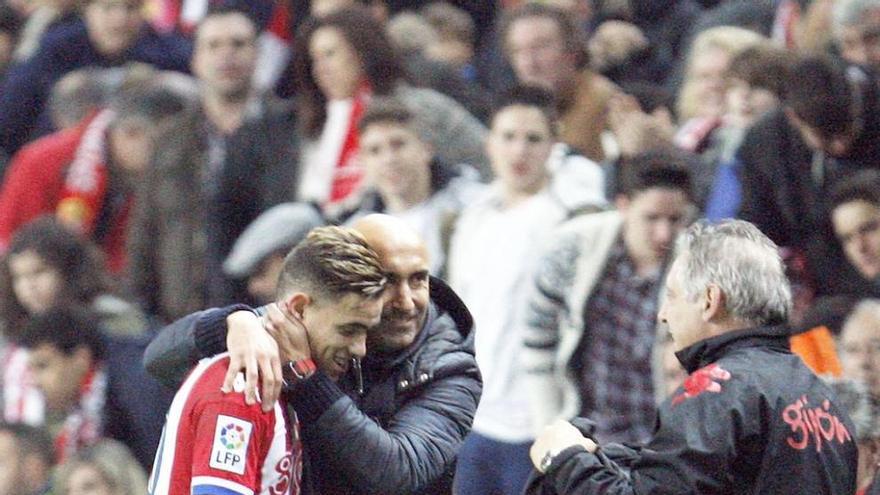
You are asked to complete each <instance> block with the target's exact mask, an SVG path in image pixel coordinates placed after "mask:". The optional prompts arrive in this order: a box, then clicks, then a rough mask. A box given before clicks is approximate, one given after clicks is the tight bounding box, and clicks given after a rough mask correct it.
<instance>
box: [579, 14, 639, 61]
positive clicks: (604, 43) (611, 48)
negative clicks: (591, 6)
mask: <svg viewBox="0 0 880 495" xmlns="http://www.w3.org/2000/svg"><path fill="white" fill-rule="evenodd" d="M647 47H648V38H646V37H645V35H644V34H643V33H642V30H641V29H639V28H638V27H636V26H635V25H634V24H630V23H628V22H623V21H605V22H603V23H602V24H600V25H599V27H598V28H597V29H596V31H595V32H594V33H593V36H591V37H590V41H589V43H587V50H588V51H589V53H590V62H591V63H592V64H593V66H594V67H596V68H597V69H598V70H600V71H601V70H605V69H608V68H609V67H612V66H615V65H618V64H621V63H623V62H625V61H626V60H627V59H628V58H630V57H631V56H632V54H633V53H636V52H638V51H640V50H644V49H645V48H647Z"/></svg>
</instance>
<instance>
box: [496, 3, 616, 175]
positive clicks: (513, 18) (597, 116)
mask: <svg viewBox="0 0 880 495" xmlns="http://www.w3.org/2000/svg"><path fill="white" fill-rule="evenodd" d="M499 29H500V33H501V40H502V44H503V47H504V53H505V56H506V58H507V59H508V60H509V61H510V64H511V65H512V66H513V70H514V73H515V74H516V79H517V81H518V82H519V83H520V84H529V85H537V86H540V87H543V88H545V89H546V90H548V91H551V92H553V94H554V95H555V97H556V102H557V111H558V112H559V115H560V119H559V120H560V127H561V133H560V140H561V141H562V142H564V143H566V144H568V145H569V146H571V147H572V148H573V149H574V150H575V151H577V152H578V153H581V154H583V155H584V156H586V157H587V158H589V159H591V160H594V161H601V160H602V159H603V158H604V156H605V154H604V151H603V149H602V145H601V141H600V136H601V134H602V132H603V131H604V130H605V127H606V119H605V113H606V111H607V106H606V105H607V101H608V98H609V97H610V96H611V95H612V94H613V93H614V92H615V91H616V88H615V87H614V85H613V84H611V82H609V81H608V80H607V79H605V78H604V77H602V76H600V75H598V74H596V73H594V72H593V71H591V70H589V69H587V68H586V57H585V53H586V51H585V48H584V44H583V42H582V40H581V33H580V30H579V28H578V27H577V26H575V25H574V24H573V23H572V21H571V18H570V17H569V16H567V15H566V13H565V11H563V10H560V9H557V8H555V7H550V6H545V5H540V4H532V3H528V4H525V5H523V6H521V7H519V8H516V9H513V10H511V11H508V12H505V14H504V17H503V18H502V20H501V25H500V28H499Z"/></svg>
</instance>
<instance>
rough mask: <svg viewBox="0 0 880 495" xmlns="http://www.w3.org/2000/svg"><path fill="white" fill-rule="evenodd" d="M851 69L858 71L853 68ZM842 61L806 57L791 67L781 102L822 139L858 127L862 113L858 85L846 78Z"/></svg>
mask: <svg viewBox="0 0 880 495" xmlns="http://www.w3.org/2000/svg"><path fill="white" fill-rule="evenodd" d="M852 69H853V70H858V69H856V68H855V67H852ZM847 71H848V67H847V65H846V64H845V63H844V62H843V61H842V60H838V59H835V58H832V57H830V56H827V55H808V56H804V57H802V58H800V59H799V60H797V61H796V62H794V63H793V64H792V67H791V70H790V71H788V74H787V77H786V81H785V93H784V94H783V100H784V102H785V105H787V106H788V107H789V108H790V109H791V110H792V111H793V112H794V113H795V114H796V115H797V116H798V117H799V118H800V119H801V120H803V121H804V122H805V123H806V124H807V125H808V126H810V127H811V128H813V129H814V130H815V131H816V132H818V133H819V134H821V135H822V136H824V137H834V136H840V135H842V134H846V133H848V132H850V131H852V130H854V129H858V128H859V127H860V125H859V120H860V119H863V118H864V116H863V115H861V114H862V113H864V108H863V104H864V102H861V101H860V99H861V98H862V95H861V89H859V90H857V91H855V92H854V91H853V89H854V86H855V85H857V84H859V83H858V82H857V81H853V84H850V77H851V76H848V75H847Z"/></svg>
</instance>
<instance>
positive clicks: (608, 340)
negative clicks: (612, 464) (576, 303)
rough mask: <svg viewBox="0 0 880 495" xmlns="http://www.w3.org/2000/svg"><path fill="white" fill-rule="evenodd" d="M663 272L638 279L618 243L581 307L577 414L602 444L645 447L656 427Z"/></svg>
mask: <svg viewBox="0 0 880 495" xmlns="http://www.w3.org/2000/svg"><path fill="white" fill-rule="evenodd" d="M661 272H662V270H657V272H655V273H653V274H651V275H650V276H648V277H640V276H639V275H638V274H637V273H636V270H635V267H634V266H633V264H632V261H631V260H630V259H629V257H628V256H627V254H626V251H625V249H624V246H623V241H622V240H618V241H617V243H616V244H615V246H614V247H613V248H612V251H611V253H610V256H609V258H608V264H607V265H606V268H605V273H604V276H603V277H602V279H601V280H600V281H599V283H598V284H597V285H596V289H595V291H594V292H593V295H592V297H590V298H589V299H588V300H587V302H586V304H585V307H584V321H585V322H586V328H585V329H584V333H583V335H584V336H583V338H582V339H581V342H580V344H579V345H578V350H577V351H576V353H575V356H574V360H573V362H572V366H573V367H574V369H575V370H577V373H576V375H577V376H578V377H579V379H580V383H579V386H580V390H581V401H582V402H581V404H582V409H581V415H582V416H586V417H589V418H590V419H592V420H594V421H596V424H597V425H598V430H597V433H598V435H599V438H600V440H602V441H615V442H624V441H627V442H643V441H645V440H647V439H648V438H650V436H651V432H652V430H653V425H654V417H655V404H654V386H653V380H652V371H651V351H652V348H653V346H654V336H655V332H656V330H655V329H656V321H657V309H658V308H657V304H658V302H657V291H658V289H659V285H660V279H661Z"/></svg>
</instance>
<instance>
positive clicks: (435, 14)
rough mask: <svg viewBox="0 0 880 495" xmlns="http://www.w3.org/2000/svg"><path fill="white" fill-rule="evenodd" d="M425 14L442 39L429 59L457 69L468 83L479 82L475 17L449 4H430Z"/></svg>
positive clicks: (430, 48)
mask: <svg viewBox="0 0 880 495" xmlns="http://www.w3.org/2000/svg"><path fill="white" fill-rule="evenodd" d="M421 13H422V16H424V18H425V20H427V21H428V23H430V24H431V25H432V26H433V27H434V29H435V30H436V31H437V35H438V38H439V39H438V40H437V42H436V43H434V44H432V45H430V46H428V47H427V49H426V51H425V55H426V56H427V57H428V58H429V59H431V60H436V61H438V62H442V63H444V64H448V65H450V66H452V67H454V68H455V69H457V70H458V71H459V74H461V75H462V76H463V77H464V78H465V80H467V81H470V82H472V83H473V82H476V81H477V69H476V68H475V67H474V53H475V51H476V46H475V43H476V28H475V27H474V20H473V19H472V18H471V16H469V15H468V14H467V12H465V11H464V10H461V9H459V8H458V7H456V6H454V5H452V4H450V3H449V2H433V3H429V4H428V5H426V6H424V7H422V10H421Z"/></svg>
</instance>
